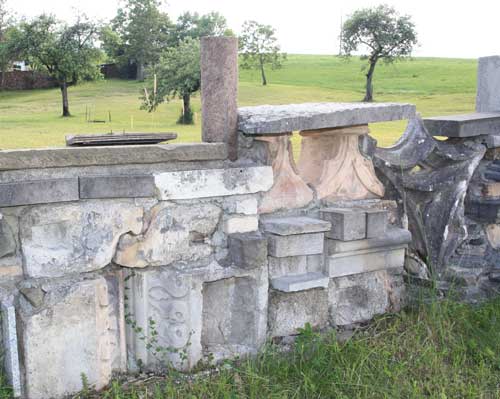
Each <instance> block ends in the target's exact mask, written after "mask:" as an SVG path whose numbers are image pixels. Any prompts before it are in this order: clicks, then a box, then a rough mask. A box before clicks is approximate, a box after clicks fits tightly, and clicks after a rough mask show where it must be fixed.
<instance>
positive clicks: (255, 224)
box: [224, 216, 259, 234]
mask: <svg viewBox="0 0 500 399" xmlns="http://www.w3.org/2000/svg"><path fill="white" fill-rule="evenodd" d="M258 229H259V218H258V217H257V216H230V217H229V218H227V219H226V221H225V222H224V230H225V232H226V234H235V233H250V232H252V231H257V230H258Z"/></svg>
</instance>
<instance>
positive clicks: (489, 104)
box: [476, 55, 500, 112]
mask: <svg viewBox="0 0 500 399" xmlns="http://www.w3.org/2000/svg"><path fill="white" fill-rule="evenodd" d="M499 93H500V56H498V55H496V56H492V57H482V58H479V64H478V70H477V98H476V111H477V112H495V111H500V94H499Z"/></svg>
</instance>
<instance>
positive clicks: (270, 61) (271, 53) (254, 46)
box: [240, 21, 286, 86]
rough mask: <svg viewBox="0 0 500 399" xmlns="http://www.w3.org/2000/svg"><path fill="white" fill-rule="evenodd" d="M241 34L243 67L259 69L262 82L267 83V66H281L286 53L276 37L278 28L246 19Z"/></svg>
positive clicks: (273, 67) (272, 67)
mask: <svg viewBox="0 0 500 399" xmlns="http://www.w3.org/2000/svg"><path fill="white" fill-rule="evenodd" d="M242 31H243V33H242V34H241V36H240V52H241V54H242V62H241V67H242V68H244V69H252V68H255V69H259V70H260V73H261V77H262V84H263V85H264V86H265V85H267V77H266V72H265V66H266V65H269V66H270V67H271V69H277V68H281V66H282V64H283V61H284V60H285V59H286V54H284V53H281V48H280V46H279V44H278V39H277V38H276V30H275V29H274V28H273V27H272V26H270V25H262V24H259V23H258V22H256V21H246V22H245V23H244V24H243V29H242Z"/></svg>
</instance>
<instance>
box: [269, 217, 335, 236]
mask: <svg viewBox="0 0 500 399" xmlns="http://www.w3.org/2000/svg"><path fill="white" fill-rule="evenodd" d="M260 224H261V226H262V229H263V230H264V232H266V233H272V234H277V235H280V236H288V235H294V234H307V233H322V232H325V231H328V230H330V229H331V227H332V226H331V224H330V223H329V222H325V221H324V220H319V219H313V218H309V217H303V216H299V217H280V218H275V217H273V218H265V219H262V220H261V223H260Z"/></svg>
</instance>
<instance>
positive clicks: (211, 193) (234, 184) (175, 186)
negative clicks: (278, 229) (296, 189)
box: [155, 166, 273, 200]
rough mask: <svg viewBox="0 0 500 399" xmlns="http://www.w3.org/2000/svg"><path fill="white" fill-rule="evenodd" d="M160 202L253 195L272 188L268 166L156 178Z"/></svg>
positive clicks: (271, 177)
mask: <svg viewBox="0 0 500 399" xmlns="http://www.w3.org/2000/svg"><path fill="white" fill-rule="evenodd" d="M155 184H156V187H157V189H158V190H159V198H160V199H161V200H170V199H191V198H208V197H222V196H227V195H238V194H253V193H258V192H261V191H267V190H269V189H270V188H271V187H272V185H273V171H272V168H271V167H270V166H256V167H248V168H232V169H208V170H189V171H181V172H166V173H160V174H157V175H155Z"/></svg>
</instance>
